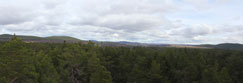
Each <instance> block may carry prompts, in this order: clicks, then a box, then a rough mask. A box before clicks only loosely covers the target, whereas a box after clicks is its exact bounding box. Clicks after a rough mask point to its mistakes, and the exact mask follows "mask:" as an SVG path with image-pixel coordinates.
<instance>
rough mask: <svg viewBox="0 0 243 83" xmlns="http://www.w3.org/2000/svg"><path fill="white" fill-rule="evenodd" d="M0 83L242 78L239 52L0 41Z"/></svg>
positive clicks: (186, 82)
mask: <svg viewBox="0 0 243 83" xmlns="http://www.w3.org/2000/svg"><path fill="white" fill-rule="evenodd" d="M0 82H1V83H241V82H243V52H242V51H232V50H216V49H188V48H187V49H186V48H152V47H150V48H149V47H100V46H97V45H95V44H94V43H92V42H89V44H79V43H65V42H64V43H62V44H60V43H56V44H55V43H54V44H53V43H52V44H49V43H24V42H22V41H21V40H20V39H18V38H16V37H14V38H13V39H12V40H11V41H9V42H4V43H0Z"/></svg>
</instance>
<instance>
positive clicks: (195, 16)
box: [0, 0, 243, 44]
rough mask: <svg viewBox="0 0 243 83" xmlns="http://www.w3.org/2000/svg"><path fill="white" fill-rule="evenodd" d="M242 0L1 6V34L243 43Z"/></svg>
mask: <svg viewBox="0 0 243 83" xmlns="http://www.w3.org/2000/svg"><path fill="white" fill-rule="evenodd" d="M242 4H243V0H0V34H14V33H15V34H17V35H33V36H40V37H47V36H71V37H75V38H79V39H82V40H98V41H130V42H142V43H163V44H164V43H166V44H219V43H243V11H242V10H243V5H242Z"/></svg>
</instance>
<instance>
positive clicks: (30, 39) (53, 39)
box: [0, 34, 243, 50]
mask: <svg viewBox="0 0 243 83" xmlns="http://www.w3.org/2000/svg"><path fill="white" fill-rule="evenodd" d="M16 36H17V37H18V38H20V39H22V40H23V41H24V42H27V43H63V42H64V41H66V42H68V43H84V44H87V42H88V41H85V40H80V39H77V38H74V37H69V36H50V37H37V36H25V35H16ZM12 37H13V35H9V34H2V35H0V41H2V42H4V41H9V40H10V39H11V38H12ZM89 41H92V42H94V43H96V44H98V45H101V46H124V47H129V46H143V47H175V48H200V49H212V48H216V49H227V50H243V44H238V43H222V44H218V45H211V44H203V45H184V44H150V43H139V42H127V41H119V42H110V41H97V40H89Z"/></svg>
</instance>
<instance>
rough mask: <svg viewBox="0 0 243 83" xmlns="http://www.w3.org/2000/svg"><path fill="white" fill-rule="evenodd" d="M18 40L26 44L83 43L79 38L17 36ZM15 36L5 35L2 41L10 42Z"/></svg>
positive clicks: (0, 39)
mask: <svg viewBox="0 0 243 83" xmlns="http://www.w3.org/2000/svg"><path fill="white" fill-rule="evenodd" d="M16 36H17V37H18V38H20V39H21V40H23V41H25V42H49V43H62V42H63V41H67V42H73V43H74V42H82V40H79V39H77V38H73V37H68V36H51V37H37V36H24V35H16ZM12 37H13V35H9V34H3V35H0V41H9V40H10V39H11V38H12Z"/></svg>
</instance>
